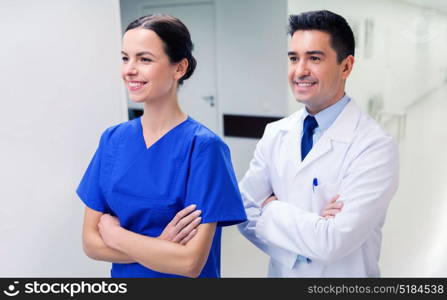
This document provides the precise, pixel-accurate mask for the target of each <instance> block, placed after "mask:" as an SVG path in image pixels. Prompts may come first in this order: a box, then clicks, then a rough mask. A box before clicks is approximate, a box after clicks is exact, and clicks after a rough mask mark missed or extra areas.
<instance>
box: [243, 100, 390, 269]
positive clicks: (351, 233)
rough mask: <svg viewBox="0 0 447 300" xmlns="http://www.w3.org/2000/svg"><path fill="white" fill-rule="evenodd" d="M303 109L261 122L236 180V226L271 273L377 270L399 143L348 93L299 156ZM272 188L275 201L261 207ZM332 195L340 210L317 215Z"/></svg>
mask: <svg viewBox="0 0 447 300" xmlns="http://www.w3.org/2000/svg"><path fill="white" fill-rule="evenodd" d="M303 112H304V108H303V109H302V110H300V111H298V112H296V113H294V114H292V115H291V116H289V117H287V118H284V119H281V120H279V121H277V122H273V123H270V124H268V125H267V127H266V129H265V132H264V135H263V137H262V139H261V140H260V141H259V142H258V144H257V146H256V150H255V153H254V158H253V160H252V161H251V163H250V168H249V170H248V171H247V173H246V174H245V176H244V178H243V179H242V180H241V181H240V183H239V187H240V190H241V194H242V197H243V200H244V206H245V209H246V212H247V216H248V221H247V222H245V223H242V224H239V230H240V231H241V233H242V234H243V235H244V236H245V237H247V238H248V239H249V240H250V241H251V242H253V243H254V244H255V245H256V246H257V247H259V248H260V249H261V250H263V251H264V252H266V253H267V254H268V255H269V256H270V258H271V259H270V264H269V276H270V277H378V276H380V271H379V266H378V261H379V254H380V248H381V228H382V226H383V224H384V221H385V215H386V211H387V208H388V205H389V202H390V200H391V198H392V197H393V195H394V194H395V192H396V190H397V186H398V156H397V145H396V143H395V142H394V140H393V138H392V137H391V136H389V135H388V134H386V133H385V132H384V131H383V129H382V128H381V127H380V125H379V124H377V122H375V121H374V120H373V119H371V118H370V117H369V116H368V115H366V114H364V113H362V112H361V111H360V109H359V108H358V106H357V105H356V104H355V102H354V101H352V100H351V101H350V102H349V103H348V104H347V105H346V107H345V108H344V110H343V111H342V112H341V113H340V115H339V116H338V118H337V119H336V120H335V121H334V123H333V124H332V126H331V127H329V128H328V129H327V130H326V131H325V132H324V134H323V135H322V136H321V138H320V139H319V140H318V142H317V143H316V144H315V145H314V146H313V148H312V149H311V151H310V152H309V153H308V154H307V156H306V158H305V160H304V161H301V150H300V142H301V132H302V120H303V119H302V118H303ZM314 178H317V180H318V186H317V187H313V184H312V182H313V180H314ZM272 193H274V194H275V195H276V196H277V198H278V200H277V201H272V202H270V203H269V204H268V205H267V206H266V207H264V209H262V210H261V204H262V203H263V201H264V200H265V199H266V198H268V197H269V196H270V195H271V194H272ZM337 194H340V199H339V200H340V201H343V202H344V206H343V208H342V210H341V212H340V213H338V214H337V215H336V216H335V218H333V219H325V218H322V217H320V216H319V215H320V214H321V212H322V209H323V208H324V207H325V205H326V204H327V203H328V202H329V200H330V199H331V198H332V197H333V196H335V195H337ZM298 255H302V256H305V257H308V258H310V259H311V260H312V261H311V262H310V263H307V262H304V261H301V260H297V256H298Z"/></svg>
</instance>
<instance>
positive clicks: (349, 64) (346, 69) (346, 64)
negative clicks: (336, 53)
mask: <svg viewBox="0 0 447 300" xmlns="http://www.w3.org/2000/svg"><path fill="white" fill-rule="evenodd" d="M354 61H355V60H354V56H352V55H348V56H347V57H346V58H345V59H344V60H343V61H342V62H341V63H342V65H343V66H342V67H343V69H342V75H341V77H342V78H343V79H346V78H348V77H349V74H351V72H352V68H353V67H354Z"/></svg>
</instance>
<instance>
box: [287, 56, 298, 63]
mask: <svg viewBox="0 0 447 300" xmlns="http://www.w3.org/2000/svg"><path fill="white" fill-rule="evenodd" d="M289 61H290V62H296V61H297V58H296V57H295V56H289Z"/></svg>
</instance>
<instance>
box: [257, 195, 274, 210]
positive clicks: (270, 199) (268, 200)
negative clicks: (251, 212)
mask: <svg viewBox="0 0 447 300" xmlns="http://www.w3.org/2000/svg"><path fill="white" fill-rule="evenodd" d="M275 200H278V198H276V196H275V195H274V194H273V195H271V196H270V197H268V198H267V199H265V200H264V202H263V203H262V205H261V208H264V206H266V205H267V204H268V203H270V202H271V201H275Z"/></svg>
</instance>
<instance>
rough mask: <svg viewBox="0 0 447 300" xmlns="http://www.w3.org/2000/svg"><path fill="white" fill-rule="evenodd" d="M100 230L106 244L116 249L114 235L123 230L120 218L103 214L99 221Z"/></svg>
mask: <svg viewBox="0 0 447 300" xmlns="http://www.w3.org/2000/svg"><path fill="white" fill-rule="evenodd" d="M98 229H99V234H100V235H101V238H102V240H103V241H104V243H105V244H106V245H107V246H109V247H111V248H115V247H114V246H113V245H114V241H115V240H114V233H116V232H117V231H118V230H120V229H122V227H121V225H120V221H119V220H118V218H117V217H113V216H111V215H109V214H103V215H102V216H101V218H100V219H99V223H98Z"/></svg>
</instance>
